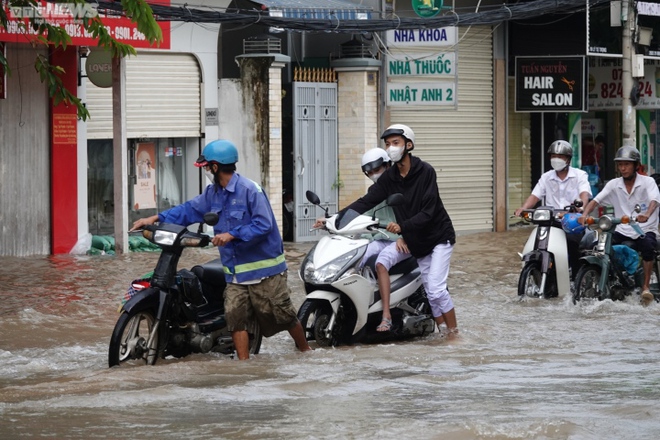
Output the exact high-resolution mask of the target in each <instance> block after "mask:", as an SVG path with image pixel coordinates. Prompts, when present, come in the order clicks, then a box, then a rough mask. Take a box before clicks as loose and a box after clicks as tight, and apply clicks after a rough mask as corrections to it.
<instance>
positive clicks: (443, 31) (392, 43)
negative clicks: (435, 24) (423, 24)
mask: <svg viewBox="0 0 660 440" xmlns="http://www.w3.org/2000/svg"><path fill="white" fill-rule="evenodd" d="M385 37H386V41H387V47H452V46H455V45H456V43H457V42H458V28H457V27H453V26H452V27H444V28H436V29H390V30H389V31H387V33H386V34H385Z"/></svg>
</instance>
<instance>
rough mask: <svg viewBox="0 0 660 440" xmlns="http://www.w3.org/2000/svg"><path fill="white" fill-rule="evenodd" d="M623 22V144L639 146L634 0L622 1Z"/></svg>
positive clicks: (635, 12)
mask: <svg viewBox="0 0 660 440" xmlns="http://www.w3.org/2000/svg"><path fill="white" fill-rule="evenodd" d="M621 22H622V24H623V26H622V28H623V34H622V36H621V43H622V47H621V54H622V60H621V63H622V65H621V67H622V69H623V70H622V77H621V92H622V97H621V98H622V100H621V113H622V119H623V120H622V123H621V135H622V142H621V144H622V145H630V146H632V147H636V146H637V126H636V123H637V111H636V110H635V107H634V106H633V105H632V100H631V97H630V93H631V91H632V89H633V85H634V80H633V75H632V63H633V61H634V60H635V46H634V44H633V35H634V34H635V32H636V28H637V11H636V10H635V2H634V0H623V2H622V3H621Z"/></svg>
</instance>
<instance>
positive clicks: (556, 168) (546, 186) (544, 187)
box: [515, 140, 591, 277]
mask: <svg viewBox="0 0 660 440" xmlns="http://www.w3.org/2000/svg"><path fill="white" fill-rule="evenodd" d="M548 153H550V165H551V166H552V170H550V171H547V172H545V173H543V175H542V176H541V178H540V179H539V181H538V182H537V183H536V186H535V187H534V189H533V190H532V193H531V194H530V195H529V197H528V198H527V200H525V203H523V205H522V206H521V207H520V208H518V209H516V212H515V215H516V216H520V215H521V214H522V212H523V211H524V210H525V209H531V208H533V207H534V206H536V204H537V203H538V202H540V201H541V200H542V199H544V198H545V205H544V206H552V207H553V208H555V209H564V208H565V207H567V206H570V205H572V204H573V202H575V200H578V199H579V200H581V201H582V206H586V205H587V203H589V199H590V198H591V184H590V183H589V175H588V174H587V173H586V172H585V171H583V170H580V169H578V168H573V167H572V166H570V164H571V158H572V157H573V147H572V146H571V144H569V143H568V142H566V141H562V140H557V141H554V142H553V143H552V144H550V147H549V148H548ZM583 235H584V233H583V232H581V233H575V234H567V235H566V246H567V247H568V261H569V264H570V266H571V276H572V277H575V275H577V271H578V269H579V267H580V240H581V239H582V236H583Z"/></svg>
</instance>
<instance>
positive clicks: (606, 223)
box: [598, 215, 612, 231]
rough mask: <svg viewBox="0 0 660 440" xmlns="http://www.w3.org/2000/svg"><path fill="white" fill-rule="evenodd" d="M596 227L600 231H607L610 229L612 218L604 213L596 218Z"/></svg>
mask: <svg viewBox="0 0 660 440" xmlns="http://www.w3.org/2000/svg"><path fill="white" fill-rule="evenodd" d="M598 227H599V228H600V229H601V230H602V231H609V230H610V229H612V219H611V218H610V217H608V216H606V215H604V216H602V217H601V218H599V219H598Z"/></svg>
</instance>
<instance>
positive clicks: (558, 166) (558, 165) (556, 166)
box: [550, 157, 568, 171]
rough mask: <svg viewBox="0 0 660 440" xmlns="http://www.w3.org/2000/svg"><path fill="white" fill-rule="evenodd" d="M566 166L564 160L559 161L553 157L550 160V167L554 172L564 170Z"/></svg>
mask: <svg viewBox="0 0 660 440" xmlns="http://www.w3.org/2000/svg"><path fill="white" fill-rule="evenodd" d="M567 165H568V164H567V163H566V161H565V160H564V159H560V158H558V157H553V158H552V159H550V166H551V167H552V169H553V170H555V171H561V170H563V169H564V168H566V166H567Z"/></svg>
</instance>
